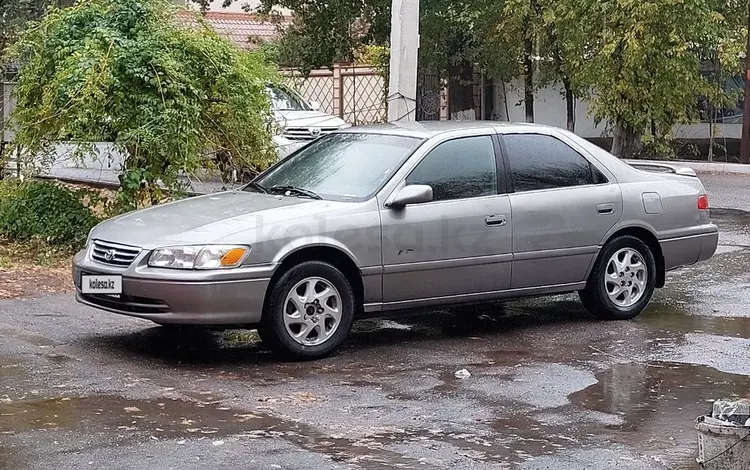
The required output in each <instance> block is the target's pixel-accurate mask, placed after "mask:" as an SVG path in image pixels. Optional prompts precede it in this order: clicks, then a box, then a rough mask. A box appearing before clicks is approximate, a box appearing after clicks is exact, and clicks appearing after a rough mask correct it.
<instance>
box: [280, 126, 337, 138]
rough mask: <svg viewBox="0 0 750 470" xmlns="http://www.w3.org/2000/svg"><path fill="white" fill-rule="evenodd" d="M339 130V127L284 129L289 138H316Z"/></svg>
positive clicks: (285, 135)
mask: <svg viewBox="0 0 750 470" xmlns="http://www.w3.org/2000/svg"><path fill="white" fill-rule="evenodd" d="M337 130H338V127H289V128H287V129H285V130H284V137H286V138H287V139H289V140H315V139H317V138H318V137H320V136H322V135H325V134H330V133H331V132H335V131H337Z"/></svg>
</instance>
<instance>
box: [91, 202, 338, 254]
mask: <svg viewBox="0 0 750 470" xmlns="http://www.w3.org/2000/svg"><path fill="white" fill-rule="evenodd" d="M342 204H345V203H341V202H333V201H324V200H313V199H305V198H298V197H288V196H277V195H270V194H261V193H254V192H245V191H227V192H221V193H214V194H208V195H205V196H197V197H192V198H188V199H183V200H180V201H176V202H171V203H168V204H161V205H158V206H154V207H150V208H147V209H141V210H138V211H134V212H129V213H127V214H124V215H121V216H118V217H115V218H113V219H109V220H106V221H104V222H102V223H101V224H99V225H98V226H96V227H95V228H94V231H93V233H92V238H94V239H99V240H105V241H110V242H115V243H121V244H124V245H132V246H139V247H141V248H144V249H154V248H158V247H161V246H169V245H179V244H204V243H212V242H214V241H217V240H220V239H221V238H224V237H227V236H229V235H232V234H235V233H238V232H243V231H246V230H251V229H253V228H256V227H259V226H261V225H264V224H273V223H277V222H280V221H289V220H292V219H295V218H298V217H303V216H314V215H316V214H319V213H321V212H326V211H330V210H332V209H334V208H336V207H339V206H341V205H342ZM250 242H252V240H248V243H250Z"/></svg>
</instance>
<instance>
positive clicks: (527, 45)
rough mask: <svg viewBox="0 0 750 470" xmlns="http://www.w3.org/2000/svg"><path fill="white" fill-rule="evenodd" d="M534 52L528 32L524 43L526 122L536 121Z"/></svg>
mask: <svg viewBox="0 0 750 470" xmlns="http://www.w3.org/2000/svg"><path fill="white" fill-rule="evenodd" d="M533 53H534V43H533V42H532V40H531V36H530V34H529V33H528V32H527V34H526V39H525V40H524V43H523V88H524V108H525V110H526V122H534V64H533V63H532V60H531V59H532V54H533Z"/></svg>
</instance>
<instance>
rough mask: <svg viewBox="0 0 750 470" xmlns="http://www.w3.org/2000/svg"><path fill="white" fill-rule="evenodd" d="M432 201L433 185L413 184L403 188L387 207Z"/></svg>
mask: <svg viewBox="0 0 750 470" xmlns="http://www.w3.org/2000/svg"><path fill="white" fill-rule="evenodd" d="M430 201H432V187H430V186H428V185H426V184H413V185H411V186H404V187H403V188H401V190H400V191H399V192H398V193H396V195H395V196H394V197H393V198H392V199H391V200H390V201H388V202H387V203H386V204H385V205H386V207H394V208H400V207H404V206H406V205H408V204H419V203H422V202H430Z"/></svg>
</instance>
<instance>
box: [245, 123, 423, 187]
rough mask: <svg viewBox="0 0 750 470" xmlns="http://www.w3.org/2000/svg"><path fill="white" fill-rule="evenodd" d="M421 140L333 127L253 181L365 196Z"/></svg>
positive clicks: (398, 164) (378, 185) (269, 184)
mask: <svg viewBox="0 0 750 470" xmlns="http://www.w3.org/2000/svg"><path fill="white" fill-rule="evenodd" d="M421 143H422V141H421V140H420V139H416V138H412V137H402V136H394V135H381V134H359V133H335V134H330V135H327V136H324V137H321V138H320V139H318V140H316V141H315V142H312V143H310V144H308V145H307V146H306V147H304V148H302V149H301V150H299V151H298V152H297V153H295V154H293V155H292V156H291V157H289V158H287V159H286V160H284V161H282V162H281V163H279V164H278V165H277V166H276V167H275V168H272V169H271V170H269V171H268V172H267V173H265V174H263V175H260V176H259V177H258V178H257V179H255V181H254V183H257V184H260V185H261V186H263V187H265V188H272V187H274V186H292V187H295V188H299V189H305V190H307V191H312V192H314V193H316V194H318V195H319V196H321V197H322V198H324V199H339V200H357V199H359V200H362V199H366V198H369V197H370V196H372V195H373V194H374V193H375V192H376V191H377V190H378V189H379V188H380V187H381V186H382V185H383V184H384V183H385V182H386V181H387V179H388V178H390V177H391V175H392V174H393V173H394V172H395V171H396V170H397V169H398V168H399V167H400V166H401V164H402V163H403V162H404V160H405V159H406V158H407V157H408V156H409V155H410V154H411V153H412V152H413V151H414V150H415V149H416V148H417V147H418V146H419V145H420V144H421Z"/></svg>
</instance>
